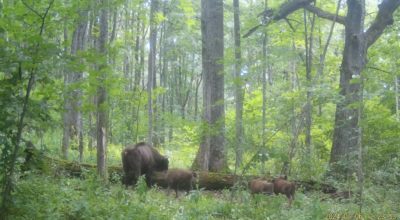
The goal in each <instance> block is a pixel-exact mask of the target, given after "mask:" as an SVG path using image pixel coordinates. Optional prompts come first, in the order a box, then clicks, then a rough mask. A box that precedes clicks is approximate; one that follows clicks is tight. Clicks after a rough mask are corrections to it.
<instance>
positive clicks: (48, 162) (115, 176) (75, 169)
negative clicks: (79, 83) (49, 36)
mask: <svg viewBox="0 0 400 220" xmlns="http://www.w3.org/2000/svg"><path fill="white" fill-rule="evenodd" d="M25 153H26V157H25V163H24V164H23V170H28V169H29V170H31V169H36V170H39V171H41V172H44V173H46V174H54V175H66V176H72V177H79V178H84V177H85V174H87V173H91V172H96V165H94V164H86V163H78V162H73V161H67V160H62V159H57V158H52V157H49V156H47V155H46V154H44V153H43V152H40V151H38V150H36V149H34V148H32V149H28V148H27V149H26V150H25ZM107 169H108V174H109V180H110V182H121V177H122V174H123V173H122V167H120V166H109V167H108V168H107ZM197 174H198V182H197V183H198V187H199V188H203V189H206V190H222V189H229V188H232V187H233V186H235V183H236V186H239V187H243V188H247V183H248V181H250V180H251V179H255V178H260V177H258V176H251V175H246V176H238V175H236V176H235V175H233V174H229V173H214V172H202V171H201V172H200V171H199V172H197ZM152 179H153V182H154V183H155V184H157V185H158V186H160V187H167V182H166V178H165V173H163V172H155V173H154V175H153V178H152ZM264 179H265V180H269V181H271V180H272V179H269V178H264ZM294 182H295V183H296V187H297V188H298V189H300V190H304V191H313V190H314V191H315V190H317V191H321V192H323V193H329V194H331V193H336V192H337V189H336V188H335V187H333V186H331V185H329V184H325V183H319V182H316V181H302V180H295V181H294Z"/></svg>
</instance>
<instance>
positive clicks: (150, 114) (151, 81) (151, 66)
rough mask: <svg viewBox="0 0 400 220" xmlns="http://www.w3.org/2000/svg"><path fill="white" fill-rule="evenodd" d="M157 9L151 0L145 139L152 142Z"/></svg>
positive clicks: (156, 4)
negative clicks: (146, 130)
mask: <svg viewBox="0 0 400 220" xmlns="http://www.w3.org/2000/svg"><path fill="white" fill-rule="evenodd" d="M157 10H158V0H151V6H150V42H149V44H150V51H149V59H148V67H147V69H148V78H147V95H148V97H147V108H148V117H149V118H148V119H149V121H148V122H149V123H148V133H147V141H148V142H149V143H153V97H152V90H153V86H154V76H155V72H156V53H157V50H156V46H157V27H156V23H155V15H156V13H157Z"/></svg>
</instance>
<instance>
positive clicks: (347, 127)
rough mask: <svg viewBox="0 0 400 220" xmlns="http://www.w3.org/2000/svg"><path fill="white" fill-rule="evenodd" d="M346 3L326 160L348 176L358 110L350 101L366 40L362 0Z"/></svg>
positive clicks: (356, 94)
mask: <svg viewBox="0 0 400 220" xmlns="http://www.w3.org/2000/svg"><path fill="white" fill-rule="evenodd" d="M347 6H348V11H347V16H346V27H345V46H344V52H343V59H342V65H341V68H340V84H339V87H340V95H341V96H342V97H343V100H341V101H339V102H338V103H337V105H336V114H335V128H334V135H333V145H332V151H331V158H330V164H331V165H332V171H333V172H334V173H335V174H340V173H344V174H345V175H347V176H350V175H351V174H352V173H354V172H356V170H357V142H358V139H359V135H360V133H359V131H360V129H359V125H358V124H359V123H358V119H359V115H358V114H359V111H358V108H357V107H354V106H353V105H352V104H354V103H358V102H359V101H361V100H360V82H359V79H360V75H361V71H362V69H363V68H364V66H365V62H366V60H365V56H366V45H365V43H366V42H365V39H364V38H365V36H364V34H363V33H364V16H365V3H364V1H363V0H362V1H357V0H348V1H347ZM353 79H354V80H356V81H354V80H353ZM357 80H358V81H357Z"/></svg>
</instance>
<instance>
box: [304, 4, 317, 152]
mask: <svg viewBox="0 0 400 220" xmlns="http://www.w3.org/2000/svg"><path fill="white" fill-rule="evenodd" d="M303 15H304V41H305V50H306V79H307V86H306V88H307V103H306V107H305V117H306V119H305V120H306V121H305V136H306V137H305V145H306V146H305V147H306V153H305V156H306V157H308V158H310V156H311V153H312V152H311V124H312V93H311V91H312V87H313V85H312V81H311V71H312V69H311V68H312V57H313V53H312V51H313V38H314V23H315V14H313V15H312V20H311V30H310V35H309V34H308V25H307V12H306V10H305V9H304V14H303Z"/></svg>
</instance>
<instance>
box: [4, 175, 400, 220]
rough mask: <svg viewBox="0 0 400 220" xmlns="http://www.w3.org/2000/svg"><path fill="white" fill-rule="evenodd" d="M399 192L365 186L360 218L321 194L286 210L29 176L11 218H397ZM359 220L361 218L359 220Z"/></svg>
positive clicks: (303, 196) (267, 200) (301, 196)
mask: <svg viewBox="0 0 400 220" xmlns="http://www.w3.org/2000/svg"><path fill="white" fill-rule="evenodd" d="M399 204H400V192H399V190H398V189H395V188H390V187H376V186H374V187H366V188H365V193H364V199H363V206H362V213H361V214H360V212H359V210H360V207H359V205H357V204H356V203H355V202H354V200H352V199H348V200H338V199H331V198H328V197H327V195H326V194H323V193H319V192H307V193H303V192H301V190H298V192H296V196H295V200H294V202H293V204H292V206H291V207H288V202H287V199H286V198H285V197H284V196H265V195H256V196H255V197H252V196H251V195H250V193H249V192H248V191H247V190H237V191H233V192H232V191H230V190H222V191H204V190H201V189H200V190H193V191H192V192H190V194H189V195H186V194H185V193H184V192H180V195H179V198H177V199H176V198H175V193H174V192H173V191H171V194H170V195H167V190H165V189H160V188H157V187H155V188H152V189H147V188H146V186H145V184H144V183H142V184H140V183H139V185H138V186H137V187H136V188H135V189H132V188H128V189H126V188H125V187H124V186H122V185H121V184H118V183H117V184H116V183H114V184H105V185H104V184H102V183H100V182H99V181H98V179H97V178H96V176H95V175H89V177H88V178H86V179H78V178H67V177H64V176H56V177H55V176H46V175H41V174H34V173H31V174H28V175H26V176H25V177H23V179H21V180H20V181H19V182H18V184H17V188H16V190H15V192H14V204H13V209H12V216H11V219H157V220H158V219H285V220H287V219H296V220H301V219H400V206H399ZM361 217H362V218H361Z"/></svg>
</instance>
